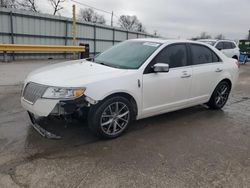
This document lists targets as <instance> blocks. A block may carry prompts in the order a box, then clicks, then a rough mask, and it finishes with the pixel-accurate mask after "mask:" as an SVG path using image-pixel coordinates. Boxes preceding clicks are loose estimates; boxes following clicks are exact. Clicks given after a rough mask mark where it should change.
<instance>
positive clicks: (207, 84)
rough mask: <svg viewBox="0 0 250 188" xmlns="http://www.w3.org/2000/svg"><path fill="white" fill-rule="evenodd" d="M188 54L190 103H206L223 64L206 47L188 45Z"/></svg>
mask: <svg viewBox="0 0 250 188" xmlns="http://www.w3.org/2000/svg"><path fill="white" fill-rule="evenodd" d="M190 52H191V59H192V64H193V66H192V67H193V79H192V90H191V96H192V100H191V101H192V102H194V103H201V102H206V101H207V100H209V98H210V96H211V93H212V92H213V90H214V87H215V85H216V83H218V79H219V77H220V75H221V74H222V72H223V64H222V62H221V60H220V58H219V57H218V56H217V54H216V53H215V52H213V51H212V50H211V49H210V48H208V47H207V46H204V45H199V44H190Z"/></svg>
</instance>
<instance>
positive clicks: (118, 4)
mask: <svg viewBox="0 0 250 188" xmlns="http://www.w3.org/2000/svg"><path fill="white" fill-rule="evenodd" d="M67 1H68V2H66V3H64V7H65V8H64V9H63V10H61V12H60V13H61V15H62V16H67V17H69V16H71V14H72V4H73V2H72V1H71V0H67ZM77 1H79V2H82V3H85V4H88V5H90V6H93V7H96V8H100V9H104V10H106V11H109V12H111V11H114V13H115V14H116V15H117V16H119V15H122V14H126V15H127V14H128V15H136V16H137V17H138V18H139V20H140V21H141V22H142V23H143V24H144V26H145V27H146V30H147V31H148V32H150V33H153V32H154V31H155V30H156V31H157V32H158V33H159V34H161V35H162V36H164V37H166V38H191V37H195V36H197V35H199V34H200V33H201V32H203V31H205V32H207V33H208V34H210V35H212V36H215V35H217V34H220V33H222V34H223V35H225V36H226V38H229V39H241V38H245V37H246V36H247V34H248V30H250V0H133V1H129V0H77ZM38 3H39V4H38V6H39V8H40V10H41V11H42V12H44V13H49V12H51V10H50V5H49V4H48V3H47V0H39V1H38ZM75 4H76V6H77V9H79V8H85V7H84V6H81V5H79V4H77V3H75ZM99 13H100V14H103V15H104V16H105V18H106V19H107V21H108V22H107V24H109V23H110V15H108V14H105V13H102V12H99ZM115 21H117V18H116V19H115Z"/></svg>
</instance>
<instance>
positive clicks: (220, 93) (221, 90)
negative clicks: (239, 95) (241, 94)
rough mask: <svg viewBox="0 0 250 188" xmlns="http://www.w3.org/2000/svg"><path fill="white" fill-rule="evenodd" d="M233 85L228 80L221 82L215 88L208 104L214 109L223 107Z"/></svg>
mask: <svg viewBox="0 0 250 188" xmlns="http://www.w3.org/2000/svg"><path fill="white" fill-rule="evenodd" d="M230 91H231V87H230V85H229V84H228V82H226V81H222V82H220V83H219V84H218V85H217V87H216V88H215V90H214V92H213V94H212V96H211V98H210V100H209V102H208V103H207V105H208V106H209V107H210V108H212V109H221V108H223V107H224V106H225V104H226V103H227V100H228V97H229V94H230Z"/></svg>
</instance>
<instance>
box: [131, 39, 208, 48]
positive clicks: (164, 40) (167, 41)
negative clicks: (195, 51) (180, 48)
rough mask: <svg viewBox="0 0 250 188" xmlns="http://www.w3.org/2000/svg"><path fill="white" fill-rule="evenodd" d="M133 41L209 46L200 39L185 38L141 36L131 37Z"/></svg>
mask: <svg viewBox="0 0 250 188" xmlns="http://www.w3.org/2000/svg"><path fill="white" fill-rule="evenodd" d="M130 40H131V41H143V42H155V43H161V44H173V43H194V44H202V45H205V46H208V45H207V44H204V43H202V42H199V41H193V40H183V39H162V38H140V39H130Z"/></svg>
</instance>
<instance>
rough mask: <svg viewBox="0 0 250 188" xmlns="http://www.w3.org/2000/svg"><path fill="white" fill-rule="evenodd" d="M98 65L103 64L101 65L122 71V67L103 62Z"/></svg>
mask: <svg viewBox="0 0 250 188" xmlns="http://www.w3.org/2000/svg"><path fill="white" fill-rule="evenodd" d="M96 63H98V62H96ZM98 64H101V65H104V66H107V67H112V68H118V69H121V67H120V66H118V65H111V64H108V63H103V62H100V63H98Z"/></svg>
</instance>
